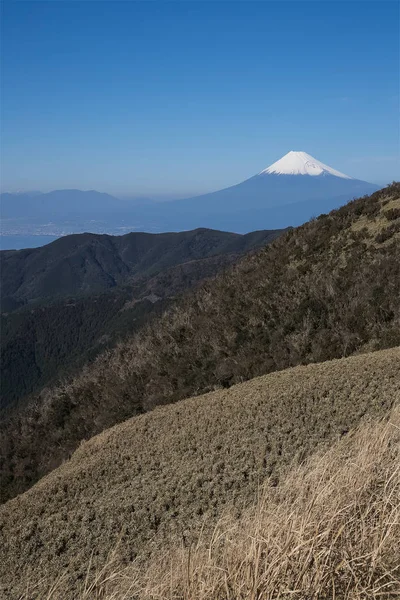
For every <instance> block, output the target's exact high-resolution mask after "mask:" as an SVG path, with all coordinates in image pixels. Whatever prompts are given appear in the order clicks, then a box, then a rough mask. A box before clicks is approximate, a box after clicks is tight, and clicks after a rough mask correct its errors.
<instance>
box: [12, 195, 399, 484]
mask: <svg viewBox="0 0 400 600" xmlns="http://www.w3.org/2000/svg"><path fill="white" fill-rule="evenodd" d="M399 256H400V184H393V185H391V186H389V187H388V188H385V189H384V190H381V191H380V192H376V193H375V194H373V195H372V196H369V197H365V198H360V199H358V200H355V201H353V202H351V203H349V204H348V205H346V206H344V207H342V208H341V209H339V210H336V211H333V212H332V213H330V214H329V215H322V216H321V217H318V218H317V219H315V220H312V221H310V222H309V223H307V224H305V225H303V226H302V227H299V228H297V229H293V230H290V231H288V232H287V233H286V234H284V235H282V236H281V237H280V238H278V239H277V240H275V241H274V242H273V243H272V244H270V245H269V246H266V247H265V248H264V249H262V250H261V251H260V252H258V253H256V254H253V255H250V256H248V257H245V258H244V259H243V260H242V261H240V262H239V263H237V264H236V265H234V266H233V267H232V268H231V269H230V270H228V271H226V272H225V273H223V274H222V275H220V276H218V277H216V278H215V279H214V280H211V281H209V282H206V283H205V284H204V285H202V286H201V287H200V288H199V289H198V290H197V291H196V292H195V293H192V294H189V295H187V296H186V297H185V298H183V299H182V300H181V301H179V302H178V303H176V304H175V305H174V306H173V307H171V308H170V309H168V310H167V311H166V312H165V314H163V315H162V316H161V317H160V318H159V319H155V320H153V321H152V323H150V324H149V325H148V326H146V327H145V328H143V329H141V331H140V332H139V333H138V334H136V335H135V336H133V337H132V338H131V339H129V340H128V341H126V342H125V343H123V344H121V345H119V346H118V347H117V348H116V349H115V350H113V351H110V352H106V353H105V354H103V355H101V356H99V357H98V358H97V359H96V361H95V362H94V363H93V364H92V365H91V366H90V367H88V368H86V369H84V370H83V372H82V373H81V375H80V376H79V377H76V378H75V379H74V380H73V381H71V382H70V383H69V384H68V385H65V386H62V387H59V388H57V389H50V390H47V391H45V392H43V393H42V394H41V395H40V396H39V397H37V398H36V400H35V402H34V403H33V404H32V405H31V408H29V409H26V410H25V411H24V412H21V413H20V414H19V415H15V416H14V417H13V419H12V420H10V421H8V422H6V423H5V424H4V427H3V444H2V469H3V471H2V473H3V478H4V483H5V485H4V486H3V488H4V490H5V494H6V496H7V495H8V496H9V495H12V494H15V493H17V492H18V491H21V490H23V489H25V488H26V487H28V486H29V485H30V484H31V483H33V482H34V481H36V480H37V479H38V478H39V477H40V476H41V475H43V474H44V473H46V472H48V471H49V470H51V469H52V468H54V466H56V465H57V464H59V463H60V462H61V461H62V460H63V459H64V458H65V457H66V456H68V454H69V453H70V452H71V451H72V450H74V449H75V448H76V447H77V445H78V444H79V443H80V441H81V440H82V439H85V438H86V439H87V438H89V437H90V436H92V435H94V434H95V433H98V432H100V431H102V430H104V429H106V428H108V427H110V426H111V425H113V424H115V423H117V422H119V421H122V420H124V419H126V418H128V417H130V416H132V415H135V414H138V413H141V412H145V411H148V410H150V409H151V408H153V407H154V406H156V405H159V404H167V403H170V402H174V401H176V400H179V399H181V398H185V397H187V396H191V395H194V394H198V393H201V392H204V391H208V390H212V389H214V388H215V387H221V386H224V387H228V386H230V385H232V384H234V383H237V382H240V381H243V380H246V379H250V378H252V377H254V376H257V375H261V374H264V373H268V372H270V371H275V370H280V369H285V368H287V367H290V366H294V365H297V364H301V363H310V362H321V361H325V360H328V359H331V358H336V357H342V356H348V355H350V354H354V353H358V352H360V351H367V350H374V349H378V348H383V347H390V346H394V345H397V344H399V343H400V261H399Z"/></svg>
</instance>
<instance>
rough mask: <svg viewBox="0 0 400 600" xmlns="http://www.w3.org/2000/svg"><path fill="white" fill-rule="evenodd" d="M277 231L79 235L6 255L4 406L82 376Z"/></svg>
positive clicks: (1, 362)
mask: <svg viewBox="0 0 400 600" xmlns="http://www.w3.org/2000/svg"><path fill="white" fill-rule="evenodd" d="M279 233H280V232H279V231H256V232H253V233H251V234H249V235H246V236H241V235H237V234H232V233H226V232H218V231H211V230H207V229H201V230H197V231H190V232H182V233H179V234H165V235H164V234H162V235H151V234H141V233H132V234H129V235H127V236H121V237H113V236H101V235H93V234H83V235H75V236H66V237H65V238H63V239H62V240H57V241H56V242H54V243H53V244H49V245H48V246H45V247H43V248H37V249H33V250H21V251H16V252H9V251H7V252H3V253H0V255H1V257H2V262H3V271H2V277H1V279H2V282H3V293H5V292H7V293H11V292H12V294H13V295H11V296H10V295H9V296H7V297H5V298H3V302H2V309H3V312H2V314H1V315H0V318H1V330H2V336H1V358H0V372H1V407H2V410H4V409H8V408H9V407H11V408H12V407H14V405H15V403H16V402H17V401H19V400H20V399H21V398H24V397H25V396H27V395H28V394H31V393H32V392H37V391H38V390H39V389H41V388H42V387H43V386H44V385H49V384H51V383H52V384H53V385H54V383H55V382H56V381H57V379H59V378H60V377H65V376H67V375H70V374H71V373H74V372H76V371H77V369H79V368H81V367H82V366H83V364H85V363H87V362H88V361H90V360H92V359H93V358H94V357H95V356H96V355H97V354H98V353H99V352H101V351H102V350H104V349H106V348H108V347H112V346H113V345H115V344H116V343H117V342H118V341H122V340H124V339H125V338H126V337H127V336H129V335H130V334H132V333H134V332H135V331H137V330H138V329H140V327H141V326H142V325H143V324H144V323H145V322H146V321H147V320H148V319H149V318H150V317H152V316H153V315H154V314H160V313H161V311H162V310H163V309H164V308H165V307H166V305H167V304H168V303H170V301H171V300H173V298H174V297H175V296H176V295H178V294H180V293H182V292H183V291H185V290H188V289H190V288H191V287H194V286H195V285H197V284H198V283H199V282H200V281H202V280H203V279H205V278H207V277H211V276H213V275H215V274H216V273H218V272H220V271H221V270H222V269H223V268H224V267H226V266H227V265H229V264H232V263H234V262H235V261H237V260H238V259H239V257H240V256H242V255H243V254H244V253H246V252H249V251H251V250H252V249H255V248H259V247H260V246H262V245H264V244H267V243H269V242H270V241H272V240H273V239H275V238H276V237H277V236H278V235H279ZM194 257H198V258H194ZM199 257H200V258H199ZM204 257H205V258H204ZM169 265H173V266H169ZM67 271H68V276H66V272H67ZM103 288H104V291H103V292H102V293H98V291H99V290H101V289H103ZM74 294H75V295H74ZM21 303H23V304H22V306H19V305H20V304H21ZM18 306H19V308H18ZM11 308H12V309H13V310H12V311H11V312H7V311H10V309H11Z"/></svg>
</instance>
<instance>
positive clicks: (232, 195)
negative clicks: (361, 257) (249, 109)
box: [158, 151, 379, 233]
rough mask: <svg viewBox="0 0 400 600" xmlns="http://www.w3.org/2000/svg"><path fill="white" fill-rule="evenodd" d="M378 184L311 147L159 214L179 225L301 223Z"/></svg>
mask: <svg viewBox="0 0 400 600" xmlns="http://www.w3.org/2000/svg"><path fill="white" fill-rule="evenodd" d="M378 189H379V186H377V185H374V184H371V183H368V182H366V181H361V180H359V179H354V178H353V177H350V176H349V175H345V174H344V173H340V172H339V171H337V170H335V169H333V168H332V167H330V166H328V165H326V164H324V163H322V162H321V161H319V160H317V159H316V158H314V157H312V156H310V155H309V154H307V153H306V152H302V151H300V152H294V151H291V152H288V153H287V154H286V155H285V156H283V157H282V158H281V159H280V160H278V161H277V162H275V163H273V164H272V165H270V166H269V167H267V168H266V169H264V170H263V171H261V172H260V173H258V174H257V175H254V176H253V177H250V178H249V179H246V180H245V181H243V182H241V183H239V184H237V185H233V186H231V187H228V188H225V189H222V190H219V191H217V192H211V193H209V194H204V195H201V196H196V197H194V198H189V199H187V200H176V201H173V202H168V203H167V204H166V205H165V206H164V207H163V210H162V215H161V214H160V213H159V214H158V217H159V218H160V217H162V218H163V221H164V222H165V218H167V221H168V224H169V225H170V227H173V229H174V230H177V229H179V228H180V229H190V228H193V227H211V228H214V229H224V230H228V231H237V232H239V233H246V232H248V231H252V230H254V229H262V228H268V229H277V228H282V227H288V226H297V225H301V224H302V223H304V222H305V221H307V220H308V219H310V218H311V217H313V216H318V215H320V214H322V213H324V212H329V211H330V210H333V209H334V208H338V207H339V206H342V205H343V204H345V203H346V202H348V201H349V200H352V199H353V198H357V197H360V196H363V195H365V194H371V193H373V192H375V191H376V190H378ZM159 208H160V207H159Z"/></svg>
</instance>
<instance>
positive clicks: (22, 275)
mask: <svg viewBox="0 0 400 600" xmlns="http://www.w3.org/2000/svg"><path fill="white" fill-rule="evenodd" d="M280 233H281V231H254V232H252V233H249V234H247V235H240V234H235V233H229V232H225V231H215V230H211V229H196V230H193V231H183V232H180V233H160V234H151V233H136V232H133V233H129V234H126V235H123V236H109V235H99V234H92V233H83V234H77V235H69V236H64V237H61V238H59V239H58V240H55V241H54V242H52V243H50V244H47V245H46V246H42V247H41V248H32V249H27V250H3V251H1V252H0V266H1V298H2V302H3V303H4V304H5V309H6V310H7V309H8V307H9V306H11V305H12V302H15V303H16V304H18V303H25V302H27V301H31V300H37V299H44V298H51V299H55V298H60V297H66V296H75V295H77V294H87V293H100V292H102V291H105V290H107V289H110V288H114V287H116V286H118V285H121V284H123V283H128V282H132V281H133V280H135V279H136V280H137V279H138V278H143V277H150V276H154V275H156V274H157V273H159V272H161V271H163V270H165V269H168V268H171V267H173V266H176V265H178V264H181V263H185V262H188V261H196V260H201V259H205V258H211V257H213V256H214V257H216V256H219V255H228V254H235V255H236V254H243V253H245V252H247V251H249V250H251V249H252V248H258V247H260V246H262V245H264V244H266V243H268V242H269V241H272V240H273V239H275V238H276V237H277V236H278V235H279V234H280Z"/></svg>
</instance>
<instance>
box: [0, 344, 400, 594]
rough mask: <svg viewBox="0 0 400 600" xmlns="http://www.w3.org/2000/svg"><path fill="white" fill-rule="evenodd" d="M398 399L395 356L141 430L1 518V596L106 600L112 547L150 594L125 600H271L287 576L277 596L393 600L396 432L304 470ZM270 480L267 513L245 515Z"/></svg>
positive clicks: (277, 379) (240, 390) (327, 366)
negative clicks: (386, 596)
mask: <svg viewBox="0 0 400 600" xmlns="http://www.w3.org/2000/svg"><path fill="white" fill-rule="evenodd" d="M399 400H400V348H396V349H390V350H383V351H380V352H373V353H369V354H365V355H360V356H353V357H350V358H346V359H341V360H334V361H331V362H325V363H322V364H318V365H308V366H299V367H295V368H292V369H288V370H285V371H281V372H278V373H271V374H269V375H266V376H263V377H261V378H256V379H253V380H252V381H249V382H245V383H242V384H239V385H236V386H234V387H232V388H231V389H229V390H225V389H222V390H219V391H216V392H213V393H210V394H207V395H205V396H201V397H195V398H191V399H189V400H184V401H182V402H179V403H176V404H173V405H170V406H165V407H159V408H157V409H155V410H154V411H152V412H150V413H147V414H144V415H141V416H139V417H135V418H133V419H130V420H128V421H126V422H125V423H122V424H120V425H118V426H116V427H114V428H112V429H110V430H108V431H106V432H104V433H102V434H100V435H99V436H96V437H94V438H93V439H91V440H89V441H88V442H86V443H84V444H82V445H81V446H80V447H79V448H78V450H77V451H76V452H75V453H74V454H73V456H72V457H71V459H70V460H68V461H66V462H65V463H64V464H63V465H62V466H61V467H59V468H58V469H56V470H55V471H53V472H52V473H50V474H49V475H48V476H47V477H44V478H43V479H42V480H41V481H40V482H39V483H37V484H36V485H35V486H34V487H33V488H32V489H30V490H28V491H27V492H25V493H24V494H22V495H20V496H18V497H17V498H14V499H13V500H10V501H9V502H7V503H6V504H5V505H3V506H2V507H1V508H0V519H1V528H0V531H1V536H2V537H1V540H0V553H1V556H0V559H1V560H0V580H1V582H2V586H3V587H2V588H0V590H1V593H2V597H4V598H6V599H8V598H10V599H11V598H12V599H14V598H16V597H18V594H20V595H23V594H24V592H25V591H26V589H27V588H28V587H29V586H30V588H31V591H30V592H29V595H28V597H29V600H36V599H39V598H40V599H42V598H45V597H46V596H45V592H46V590H47V589H48V588H49V586H51V585H52V584H54V583H56V582H57V580H58V578H59V576H60V575H62V578H61V580H60V581H58V583H57V586H58V587H57V592H55V593H54V595H53V597H55V598H57V599H60V600H64V599H65V600H67V599H68V600H69V599H71V600H72V599H73V600H76V599H77V598H79V597H80V595H82V597H83V598H104V597H107V596H104V595H102V594H103V592H104V589H103V591H102V590H101V586H103V583H104V577H108V575H111V574H110V572H109V571H107V574H106V575H104V577H103V575H99V578H98V579H97V583H96V584H95V583H94V582H95V581H96V572H97V573H98V574H99V573H102V571H101V569H103V567H104V565H106V563H107V561H108V558H109V556H110V554H111V553H112V552H113V549H114V548H116V550H115V552H114V558H113V569H114V570H115V569H116V570H117V571H118V572H120V571H121V570H122V569H125V567H129V568H130V569H132V568H135V565H136V566H137V569H138V571H137V572H136V575H134V574H135V571H131V573H130V575H129V577H130V584H131V583H132V584H133V583H134V581H135V578H136V579H137V577H139V575H140V577H139V579H137V582H138V584H137V585H138V586H139V587H136V588H133V589H135V590H136V591H138V590H140V594H139V593H138V594H133V593H132V594H131V595H127V596H124V595H123V594H122V592H121V595H120V596H119V597H120V598H121V599H122V598H135V600H136V599H137V600H139V599H140V600H144V599H145V598H154V599H155V598H168V599H171V600H172V598H174V600H176V599H185V600H189V598H190V600H200V599H201V600H203V598H204V600H205V599H206V598H213V599H214V598H215V600H219V599H220V598H221V600H222V598H224V600H226V599H229V600H231V599H232V600H238V599H241V598H243V599H245V598H246V600H247V599H248V598H254V599H255V598H257V599H261V598H265V597H266V598H268V596H265V595H264V590H265V589H269V588H268V586H269V585H270V584H271V586H272V583H273V585H274V586H275V587H271V589H272V590H275V592H276V590H277V589H279V588H277V587H276V586H277V585H278V584H277V583H276V582H277V581H278V580H279V579H280V578H281V576H283V574H284V575H285V578H286V579H283V580H282V582H281V583H282V586H283V587H282V589H281V590H280V591H281V592H282V593H283V592H284V591H285V590H286V591H288V590H291V592H294V591H295V590H298V594H297V597H298V598H303V599H304V598H307V599H308V598H312V597H319V598H324V597H326V598H332V595H329V593H328V591H329V590H330V591H331V590H332V585H335V589H336V594H337V596H336V597H338V598H349V599H350V598H358V597H359V598H360V599H361V598H368V597H375V596H373V595H372V592H371V590H375V591H376V593H378V591H379V589H378V588H379V586H382V588H381V590H380V591H382V592H385V593H386V592H388V591H389V590H391V589H393V586H392V588H390V587H389V583H390V576H391V577H392V578H395V577H397V578H398V571H395V570H394V568H395V567H396V564H397V565H398V555H397V556H396V554H393V552H392V550H393V548H396V544H398V541H399V537H398V536H399V529H398V526H397V525H396V523H397V521H396V519H397V517H396V513H395V511H394V509H395V507H396V506H397V508H398V501H397V496H396V494H398V491H399V480H398V471H396V472H395V470H394V465H395V466H396V467H397V464H398V462H397V461H398V458H399V454H398V452H399V449H398V445H397V443H398V437H396V436H395V433H396V432H397V434H398V430H397V429H396V428H395V427H394V426H393V432H392V433H390V435H389V430H388V429H387V428H385V426H381V425H379V426H377V429H376V430H375V429H374V428H372V429H371V430H367V433H365V432H364V433H363V434H362V436H363V437H361V438H358V437H357V436H353V435H351V436H349V437H348V439H349V442H348V443H347V442H346V441H344V442H343V444H344V445H341V446H340V447H339V449H336V450H334V451H332V453H331V454H328V458H324V459H321V462H320V461H319V459H316V460H315V461H314V463H312V466H311V467H301V465H302V464H303V463H304V461H305V460H306V459H307V457H309V456H310V455H311V454H313V453H314V452H315V451H317V450H318V449H322V448H324V447H325V448H326V447H327V446H329V445H330V444H332V443H334V442H335V441H337V440H339V439H341V438H346V437H347V436H346V435H345V434H347V433H348V432H349V431H350V430H351V428H353V427H357V426H358V425H359V423H360V421H361V420H365V419H367V420H368V419H370V418H374V419H376V418H377V419H379V418H381V417H384V416H385V415H387V413H388V412H389V411H390V410H392V408H393V407H394V405H395V404H396V403H397V402H398V401H399ZM93 418H95V415H93ZM396 418H397V417H396ZM382 427H383V429H382ZM374 431H376V432H379V431H380V432H381V433H382V435H381V433H379V435H378V434H377V436H378V437H377V438H376V439H374V438H373V435H374V434H373V432H374ZM383 432H385V433H383ZM352 440H353V441H352ZM354 440H356V441H354ZM357 440H358V441H357ZM346 444H347V445H346ZM363 449H364V454H363ZM324 461H325V462H324ZM296 465H297V466H296ZM289 467H292V468H294V469H295V471H294V474H293V475H290V476H289V479H288V480H285V473H286V472H287V470H288V468H289ZM299 469H300V470H299ZM347 469H349V471H348V472H347ZM266 478H268V483H267V488H266V490H267V491H266V492H265V494H266V495H265V496H263V498H264V500H263V501H262V502H261V504H260V505H259V507H258V509H256V510H255V511H253V512H252V511H250V513H248V512H247V510H248V509H250V507H251V505H252V504H253V503H254V499H255V497H256V496H257V494H258V490H260V486H261V485H262V482H263V481H264V480H265V479H266ZM285 481H286V483H285ZM339 492H340V493H339ZM375 511H379V512H375ZM223 514H225V515H228V516H227V520H225V521H224V522H223V523H222V524H221V523H220V524H219V525H218V529H217V530H215V533H214V536H213V535H212V532H213V531H214V528H215V526H216V525H217V524H218V522H219V519H220V518H221V515H223ZM241 515H242V519H243V520H241V521H240V520H239V521H238V522H237V519H238V518H239V517H241ZM243 515H244V516H243ZM345 523H346V527H343V526H344V524H345ZM391 523H392V526H391V525H390V524H391ZM257 527H259V529H258V530H257ZM249 535H250V537H249ZM174 540H175V542H174ZM176 540H178V541H179V545H180V546H179V547H178V548H176V551H175V550H174V551H172V549H171V553H169V550H168V548H169V546H168V544H172V548H173V547H174V544H175V543H176ZM210 540H211V541H210ZM235 540H237V541H235ZM210 545H211V546H210ZM210 547H211V550H210ZM239 548H240V551H239ZM160 552H161V556H160ZM169 556H170V559H169V558H168V557H169ZM189 557H190V559H189ZM257 557H258V558H257ZM274 557H275V559H276V560H275V562H274ZM255 559H256V560H255ZM170 560H171V561H172V563H170V562H169V561H170ZM180 561H181V562H180ZM132 563H133V566H132ZM183 565H184V570H183ZM304 567H305V568H304ZM167 572H168V580H167V579H166V573H167ZM104 573H105V571H103V574H104ZM330 576H332V577H333V579H330ZM365 576H367V577H368V578H367V580H366V579H365ZM268 578H269V579H268ZM116 579H117V577H116V574H115V573H114V575H112V581H116ZM393 580H394V579H393ZM85 581H86V583H85ZM112 581H111V583H112ZM332 581H333V583H332ZM347 583H348V587H345V588H343V586H347ZM97 584H98V585H97ZM100 584H101V586H100ZM120 584H122V583H121V581H119V585H120ZM267 584H268V585H267ZM339 584H340V585H341V586H342V587H340V585H339ZM362 584H364V586H365V590H367V592H368V593H369V595H364V596H363V595H362V594H363V593H364V592H363V589H364V588H362V587H361V586H362ZM85 585H86V589H87V590H91V591H90V594H91V595H90V594H89V592H87V593H86V596H85V594H84V590H85ZM135 585H136V584H135ZM390 585H392V584H390ZM143 586H144V587H143ZM168 586H170V587H168ZM224 586H225V587H224ZM240 586H242V587H240ZM248 586H250V587H248ZM251 586H253V587H251ZM263 586H264V587H263ZM285 586H286V587H285ZM296 586H297V587H296ZM329 586H331V588H329ZM357 586H358V587H357ZM368 586H369V587H368ZM385 586H386V587H385ZM96 587H97V590H96V589H95V588H96ZM103 587H104V586H103ZM167 588H168V589H167ZM299 590H300V591H299ZM318 590H319V593H320V595H319V596H318V595H314V596H313V595H312V594H311V592H314V594H315V593H316V592H318ZM111 591H112V590H110V594H111ZM342 591H343V594H342V595H341V593H342ZM375 591H374V593H375ZM306 592H307V593H306ZM353 592H354V594H353V595H351V594H352V593H353ZM356 592H357V593H359V596H357V595H356ZM370 592H371V593H370ZM365 593H366V592H365ZM223 594H225V596H224V595H223ZM301 594H303V595H301ZM323 594H325V596H324V595H323ZM346 594H347V596H346ZM111 597H112V596H110V598H111ZM271 597H276V595H275V596H273V595H271ZM288 597H296V596H293V595H290V596H289V592H288ZM376 597H378V595H377V596H376ZM393 597H394V596H393ZM117 598H118V596H117Z"/></svg>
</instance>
